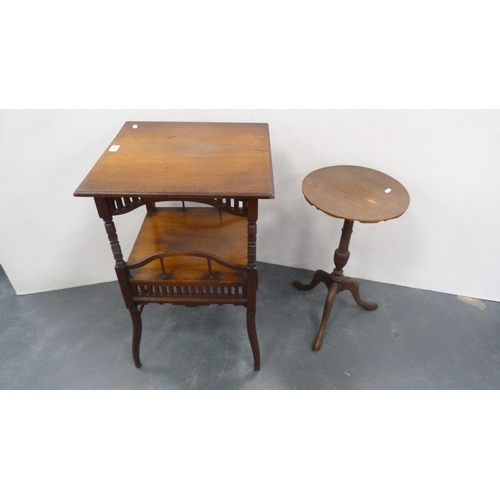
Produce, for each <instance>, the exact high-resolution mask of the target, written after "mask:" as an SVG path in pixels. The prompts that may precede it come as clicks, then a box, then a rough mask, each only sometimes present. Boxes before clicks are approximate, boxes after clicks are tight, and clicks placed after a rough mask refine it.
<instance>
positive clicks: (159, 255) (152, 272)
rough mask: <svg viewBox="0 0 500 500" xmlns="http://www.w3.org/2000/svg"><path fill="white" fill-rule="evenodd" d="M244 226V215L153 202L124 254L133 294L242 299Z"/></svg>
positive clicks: (184, 300)
mask: <svg viewBox="0 0 500 500" xmlns="http://www.w3.org/2000/svg"><path fill="white" fill-rule="evenodd" d="M247 231H248V229H247V219H246V218H244V217H238V216H234V215H230V214H227V213H225V212H221V211H219V210H218V209H215V208H212V207H210V208H206V207H203V208H198V207H196V208H192V207H189V208H185V209H183V208H157V211H156V212H155V213H153V214H148V215H147V216H146V218H145V220H144V222H143V224H142V227H141V230H140V231H139V235H138V236H137V239H136V242H135V244H134V247H133V248H132V251H131V253H130V256H129V259H128V264H127V267H128V268H129V271H130V279H129V281H130V285H131V288H132V294H133V296H134V300H135V301H136V302H138V303H141V302H144V303H146V302H159V303H161V302H166V303H172V304H175V303H179V304H186V305H188V304H189V305H197V304H200V305H201V304H210V303H219V304H225V303H230V304H244V303H245V302H246V297H247V268H246V265H247V260H248V243H247ZM186 254H189V255H186Z"/></svg>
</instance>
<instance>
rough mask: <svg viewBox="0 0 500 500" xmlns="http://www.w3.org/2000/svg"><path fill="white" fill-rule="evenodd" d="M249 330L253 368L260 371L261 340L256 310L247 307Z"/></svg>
mask: <svg viewBox="0 0 500 500" xmlns="http://www.w3.org/2000/svg"><path fill="white" fill-rule="evenodd" d="M247 331H248V339H249V340H250V346H251V347H252V353H253V369H254V370H255V371H256V372H258V371H259V370H260V350H259V340H258V338H257V330H256V328H255V311H250V310H248V309H247Z"/></svg>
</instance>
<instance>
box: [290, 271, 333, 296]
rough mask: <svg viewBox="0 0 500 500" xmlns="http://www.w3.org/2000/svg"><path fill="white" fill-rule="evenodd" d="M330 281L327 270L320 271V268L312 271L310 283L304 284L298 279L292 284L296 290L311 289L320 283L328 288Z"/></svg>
mask: <svg viewBox="0 0 500 500" xmlns="http://www.w3.org/2000/svg"><path fill="white" fill-rule="evenodd" d="M331 281H332V280H331V278H330V275H329V274H328V273H327V272H325V271H322V270H321V269H320V270H318V271H316V272H315V273H314V276H313V278H312V280H311V283H309V285H304V284H303V283H301V282H300V281H297V280H295V281H294V282H293V283H292V284H293V286H294V287H295V288H297V289H298V290H306V291H308V290H312V289H313V288H314V287H316V286H317V285H319V284H320V283H324V284H325V285H326V286H327V287H328V288H329V287H330V283H331Z"/></svg>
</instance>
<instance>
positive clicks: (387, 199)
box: [293, 165, 410, 352]
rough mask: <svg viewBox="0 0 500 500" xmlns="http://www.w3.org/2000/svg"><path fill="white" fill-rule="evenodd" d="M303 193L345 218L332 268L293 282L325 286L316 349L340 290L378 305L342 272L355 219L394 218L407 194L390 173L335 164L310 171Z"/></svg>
mask: <svg viewBox="0 0 500 500" xmlns="http://www.w3.org/2000/svg"><path fill="white" fill-rule="evenodd" d="M302 193H303V194H304V197H305V199H306V200H307V201H308V202H309V203H310V204H311V205H312V206H313V207H315V208H317V209H318V210H321V211H322V212H324V213H325V214H327V215H330V216H332V217H336V218H338V219H344V225H343V228H342V235H341V238H340V244H339V247H338V248H337V250H335V254H334V259H333V260H334V264H335V269H334V270H333V272H332V273H330V274H329V273H327V272H325V271H322V270H318V271H316V272H315V273H314V276H313V278H312V281H311V282H310V283H309V284H308V285H305V284H303V283H301V282H299V281H294V282H293V285H294V286H295V287H296V288H298V289H299V290H312V289H313V288H314V287H315V286H316V285H318V284H319V283H324V284H325V285H326V287H327V288H328V295H327V297H326V301H325V307H324V310H323V317H322V319H321V324H320V327H319V331H318V334H317V335H316V339H315V340H314V343H313V351H315V352H316V351H318V350H319V349H320V348H321V344H322V343H323V336H324V333H325V328H326V325H327V323H328V318H329V317H330V313H331V310H332V307H333V302H334V301H335V297H336V296H337V295H338V294H339V293H340V292H342V291H343V290H349V291H350V292H351V293H352V295H353V297H354V300H355V301H356V303H357V304H358V305H360V306H361V307H363V308H364V309H366V310H368V311H373V310H374V309H377V307H378V305H377V304H376V303H375V302H369V301H365V300H362V299H361V297H360V294H359V282H358V280H356V279H354V278H348V277H346V276H344V271H343V269H344V266H345V265H346V264H347V261H348V260H349V242H350V239H351V233H352V228H353V225H354V222H355V221H358V222H363V223H375V222H381V221H386V220H390V219H396V218H397V217H400V216H401V215H403V214H404V213H405V211H406V209H407V208H408V206H409V204H410V196H409V194H408V191H407V190H406V189H405V188H404V186H403V185H402V184H400V183H399V182H398V181H397V180H395V179H393V178H392V177H389V176H388V175H386V174H384V173H382V172H379V171H378V170H373V169H371V168H366V167H358V166H353V165H337V166H334V167H325V168H320V169H319V170H315V171H314V172H311V173H310V174H309V175H307V176H306V177H305V178H304V181H303V182H302Z"/></svg>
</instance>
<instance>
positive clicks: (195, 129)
mask: <svg viewBox="0 0 500 500" xmlns="http://www.w3.org/2000/svg"><path fill="white" fill-rule="evenodd" d="M74 195H75V196H92V197H110V196H113V197H114V196H159V197H161V196H165V195H166V196H179V197H194V198H196V197H200V198H202V197H220V196H226V197H232V198H238V197H239V198H274V181H273V172H272V161H271V149H270V140H269V126H268V124H267V123H210V122H140V121H137V122H132V121H130V122H126V123H125V124H124V125H123V127H122V129H121V130H120V132H119V133H118V135H117V136H116V137H115V138H114V139H113V141H112V142H111V144H110V145H109V146H108V147H107V148H106V151H105V152H104V153H103V155H102V156H101V157H100V158H99V160H98V161H97V163H96V164H95V166H94V167H93V168H92V170H91V171H90V172H89V174H88V175H87V177H86V178H85V179H84V180H83V182H82V183H81V184H80V186H79V187H78V189H77V190H76V191H75V193H74Z"/></svg>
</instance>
